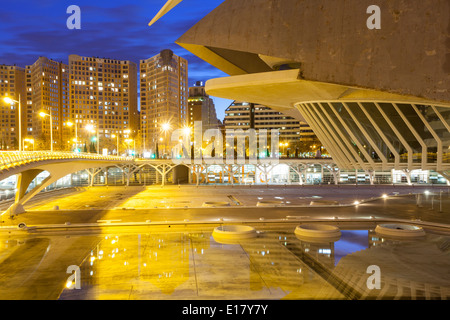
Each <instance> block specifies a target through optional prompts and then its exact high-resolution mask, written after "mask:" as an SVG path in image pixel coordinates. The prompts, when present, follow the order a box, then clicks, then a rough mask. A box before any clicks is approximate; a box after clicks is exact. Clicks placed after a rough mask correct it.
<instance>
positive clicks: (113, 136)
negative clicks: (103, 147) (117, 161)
mask: <svg viewBox="0 0 450 320" xmlns="http://www.w3.org/2000/svg"><path fill="white" fill-rule="evenodd" d="M111 137H112V138H117V149H116V153H117V155H119V135H118V134H117V135H115V134H113V135H111Z"/></svg>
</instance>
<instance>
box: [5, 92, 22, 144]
mask: <svg viewBox="0 0 450 320" xmlns="http://www.w3.org/2000/svg"><path fill="white" fill-rule="evenodd" d="M3 101H5V102H6V103H8V104H13V103H17V104H18V105H19V151H22V112H21V111H22V110H21V109H22V106H21V104H20V93H19V101H17V100H14V99H11V98H10V97H4V98H3Z"/></svg>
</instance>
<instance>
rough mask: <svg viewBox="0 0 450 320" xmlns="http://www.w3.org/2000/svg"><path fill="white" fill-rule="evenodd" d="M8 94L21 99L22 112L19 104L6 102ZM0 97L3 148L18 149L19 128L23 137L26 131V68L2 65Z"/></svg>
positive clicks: (0, 135) (14, 98) (0, 68)
mask: <svg viewBox="0 0 450 320" xmlns="http://www.w3.org/2000/svg"><path fill="white" fill-rule="evenodd" d="M6 96H8V97H9V98H11V99H13V100H16V101H20V105H21V108H20V113H19V104H18V103H12V104H9V103H7V102H5V101H4V100H3V97H6ZM0 97H1V98H2V99H1V101H0V114H1V119H2V120H1V127H0V139H1V140H0V142H1V144H0V145H1V149H2V150H17V149H18V148H19V130H21V131H22V137H24V135H25V133H26V124H25V121H26V120H25V119H26V91H25V69H23V68H20V67H17V66H5V65H2V66H0ZM19 117H20V118H19ZM19 122H20V123H19ZM19 127H20V128H19Z"/></svg>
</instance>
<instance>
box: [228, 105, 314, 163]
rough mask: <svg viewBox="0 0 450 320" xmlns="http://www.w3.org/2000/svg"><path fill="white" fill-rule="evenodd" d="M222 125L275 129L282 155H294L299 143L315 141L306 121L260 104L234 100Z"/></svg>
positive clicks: (239, 127) (243, 128)
mask: <svg viewBox="0 0 450 320" xmlns="http://www.w3.org/2000/svg"><path fill="white" fill-rule="evenodd" d="M224 125H225V129H230V130H238V129H242V130H248V129H250V128H252V129H255V130H267V132H270V131H271V130H272V129H274V130H277V131H278V132H279V136H278V140H279V143H280V148H279V151H280V152H281V154H282V155H288V154H290V155H294V154H295V150H296V148H299V147H300V143H303V142H308V143H310V142H316V141H317V137H316V136H315V134H314V132H313V131H312V129H311V128H310V127H309V125H308V124H307V123H306V122H303V121H299V120H297V119H295V118H293V117H291V116H288V115H286V114H284V113H282V112H280V111H276V110H273V109H271V108H269V107H267V106H263V105H260V104H252V103H247V102H238V101H234V102H233V103H232V104H231V105H230V106H229V107H228V108H227V109H226V110H225V119H224ZM297 152H298V151H297Z"/></svg>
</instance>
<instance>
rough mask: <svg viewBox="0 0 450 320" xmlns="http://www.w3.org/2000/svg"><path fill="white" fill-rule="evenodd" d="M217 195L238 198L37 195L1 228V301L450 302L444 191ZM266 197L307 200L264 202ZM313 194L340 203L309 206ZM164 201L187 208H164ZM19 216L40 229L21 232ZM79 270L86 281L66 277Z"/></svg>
mask: <svg viewBox="0 0 450 320" xmlns="http://www.w3.org/2000/svg"><path fill="white" fill-rule="evenodd" d="M177 190H178V191H181V192H179V193H178V192H177ZM211 190H212V189H209V192H210V196H209V197H208V198H207V199H208V200H211V201H219V200H226V199H228V200H229V201H230V205H229V206H227V207H218V208H206V207H202V206H201V202H202V201H203V200H204V199H205V194H204V193H205V192H208V189H206V188H198V189H197V188H178V187H167V188H145V189H144V188H141V187H131V188H127V189H124V188H101V187H98V188H89V189H78V190H72V191H70V192H64V193H62V194H57V195H56V196H55V197H53V198H41V199H37V200H36V201H34V202H33V203H30V205H29V206H28V207H27V210H28V211H27V213H25V214H22V215H19V216H18V217H16V218H15V219H14V220H12V221H11V220H9V219H7V220H6V222H5V223H3V226H2V228H0V299H2V300H10V299H11V300H30V299H37V300H57V299H60V300H128V299H129V300H204V299H205V300H228V299H230V300H233V299H236V300H247V299H254V300H260V299H268V300H280V299H282V300H302V299H320V300H328V299H330V300H348V299H359V300H362V299H369V300H372V299H386V300H394V299H408V300H409V299H429V300H435V299H436V300H448V299H449V298H450V292H449V290H450V233H449V229H448V222H449V218H448V217H449V214H450V197H449V194H448V193H447V189H446V188H443V189H432V190H431V189H428V188H427V189H417V188H416V189H413V190H411V189H407V188H405V189H400V190H399V189H398V188H396V189H390V188H383V189H380V188H376V187H373V188H366V189H364V188H353V189H351V188H347V187H346V189H345V190H343V188H337V187H333V186H331V187H315V188H269V189H267V188H259V189H255V188H253V189H252V190H249V189H240V190H237V189H235V188H233V189H231V188H228V189H225V188H224V189H221V190H220V192H214V193H213V192H212V191H211ZM414 190H415V191H416V193H413V192H411V191H414ZM441 190H442V191H443V192H442V193H441V192H440V191H441ZM352 191H354V192H352ZM417 191H418V192H417ZM424 191H429V192H428V193H424ZM280 194H281V196H280ZM382 194H387V195H388V197H386V198H384V197H380V196H381V195H382ZM229 196H232V198H230V197H229ZM267 197H271V199H273V198H274V197H283V199H279V200H283V201H285V202H286V201H291V202H294V200H295V201H297V202H296V203H290V204H286V203H284V204H283V205H281V206H277V207H258V206H257V205H256V204H257V202H258V200H261V199H258V198H266V199H267ZM313 197H314V198H313ZM319 197H320V198H319ZM146 198H148V201H145V199H146ZM231 199H233V200H237V201H231ZM311 199H323V200H335V199H338V200H339V201H340V202H341V203H342V205H340V206H334V207H333V206H315V205H309V204H310V202H311ZM355 199H358V200H359V201H361V202H360V204H358V205H354V204H353V202H354V201H355ZM158 201H159V203H161V201H165V203H166V204H167V203H169V202H171V203H172V205H173V204H175V203H177V204H178V205H180V204H187V206H182V207H180V206H173V207H171V206H170V205H167V206H166V207H157V208H155V207H154V205H155V204H156V203H157V202H158ZM55 206H59V207H58V208H55ZM69 207H73V209H68V208H69ZM383 219H385V220H389V219H402V220H401V221H403V222H405V223H411V224H418V223H428V224H429V226H430V227H424V230H425V231H426V235H425V236H424V237H420V238H416V239H411V240H405V239H398V238H389V237H386V236H382V235H379V234H377V233H376V232H375V227H376V225H377V224H378V223H380V222H381V221H383ZM108 221H109V222H108ZM18 222H25V223H26V224H27V225H28V226H29V227H30V226H31V227H32V226H38V227H39V228H37V229H33V228H30V229H28V230H27V229H26V228H25V229H18V228H17V223H18ZM67 222H70V224H68V223H67ZM98 222H100V224H99V223H98ZM306 222H314V223H326V224H331V225H336V226H339V228H340V229H341V232H342V234H341V236H340V238H339V240H333V241H331V240H324V241H310V240H308V239H306V240H305V239H302V238H299V237H298V236H297V235H296V234H295V233H294V230H295V227H296V226H298V225H299V224H302V223H306ZM65 223H67V224H65ZM127 223H128V224H127ZM228 223H229V224H233V223H234V224H246V225H250V226H253V227H254V228H255V229H256V230H257V232H258V234H257V237H256V238H252V239H249V240H243V239H241V240H238V241H232V242H226V241H225V242H224V241H223V240H220V239H216V238H214V236H213V230H214V228H215V227H217V226H220V225H224V224H228ZM77 224H79V225H77ZM76 225H77V226H76ZM431 225H436V226H440V228H439V230H437V229H436V228H434V227H431ZM75 226H76V227H75ZM371 266H377V267H378V268H379V270H380V275H381V278H379V284H380V288H379V289H374V288H370V284H369V281H370V279H371V278H369V277H370V276H371V275H372V274H371V273H370V272H368V270H369V269H368V268H369V267H371ZM68 268H69V269H68ZM70 268H72V269H70ZM74 269H77V270H79V273H78V275H79V276H80V277H79V279H77V278H75V277H74V278H73V279H72V278H70V280H71V281H72V280H73V281H72V282H70V283H69V284H68V283H67V281H68V279H69V277H71V276H73V275H74V274H73V270H74ZM75 284H76V285H78V286H79V288H76V287H75Z"/></svg>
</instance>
